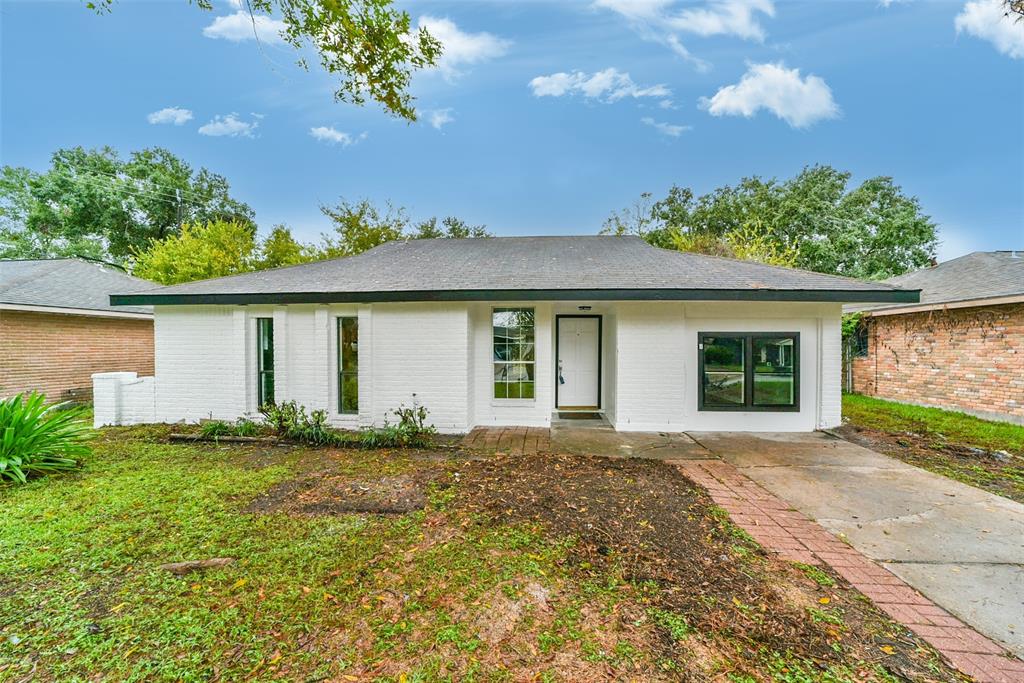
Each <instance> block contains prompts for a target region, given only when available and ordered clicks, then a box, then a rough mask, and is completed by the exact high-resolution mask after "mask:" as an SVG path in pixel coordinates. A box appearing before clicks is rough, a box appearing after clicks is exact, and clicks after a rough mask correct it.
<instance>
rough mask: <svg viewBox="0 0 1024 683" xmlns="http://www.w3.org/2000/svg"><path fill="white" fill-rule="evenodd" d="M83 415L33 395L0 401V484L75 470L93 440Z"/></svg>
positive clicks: (81, 410) (82, 411) (66, 405)
mask: <svg viewBox="0 0 1024 683" xmlns="http://www.w3.org/2000/svg"><path fill="white" fill-rule="evenodd" d="M85 412H86V409H85V408H84V407H82V406H73V405H72V404H71V403H69V402H64V403H55V404H53V405H50V406H48V405H46V397H45V396H44V395H43V394H37V393H35V392H32V393H28V394H17V395H15V396H11V397H10V398H5V399H0V482H3V481H12V482H15V483H19V484H24V483H25V482H26V481H28V479H29V477H32V476H37V475H44V474H53V473H55V472H65V471H68V470H73V469H76V468H78V467H79V465H80V459H81V458H82V457H84V456H86V455H88V454H89V452H90V449H89V445H88V441H89V439H91V438H92V437H93V431H92V429H91V428H90V427H89V424H88V422H86V421H85V420H84V419H83V418H84V414H85Z"/></svg>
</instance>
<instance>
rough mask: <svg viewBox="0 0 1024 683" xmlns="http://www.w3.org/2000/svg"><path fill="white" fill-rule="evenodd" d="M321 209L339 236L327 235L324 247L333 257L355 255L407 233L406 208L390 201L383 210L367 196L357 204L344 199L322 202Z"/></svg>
mask: <svg viewBox="0 0 1024 683" xmlns="http://www.w3.org/2000/svg"><path fill="white" fill-rule="evenodd" d="M320 211H321V212H323V214H324V215H325V216H327V217H328V218H330V219H331V222H333V223H334V231H335V232H336V233H337V234H338V237H337V238H332V237H330V236H328V235H324V236H323V239H324V247H323V250H324V251H325V252H326V253H328V254H330V255H331V257H337V256H354V255H356V254H361V253H363V252H364V251H367V250H368V249H373V248H374V247H376V246H379V245H381V244H384V243H385V242H393V241H395V240H400V239H402V238H403V237H405V231H406V229H407V228H408V227H409V217H408V216H407V215H406V213H405V209H402V208H398V209H396V208H395V207H394V206H392V205H391V204H390V203H388V204H387V208H385V210H384V211H383V212H382V211H380V210H378V209H377V207H375V206H374V205H373V204H371V203H370V201H369V200H368V199H363V200H360V201H359V202H356V203H355V204H353V203H351V202H348V201H344V200H342V202H341V203H340V204H338V205H337V206H334V207H330V206H326V205H321V206H320Z"/></svg>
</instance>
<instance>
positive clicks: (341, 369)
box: [337, 315, 359, 415]
mask: <svg viewBox="0 0 1024 683" xmlns="http://www.w3.org/2000/svg"><path fill="white" fill-rule="evenodd" d="M346 320H351V321H353V322H354V323H355V326H356V352H355V353H356V369H355V370H346V369H345V362H344V358H343V352H344V345H343V344H342V339H343V338H344V326H345V321H346ZM337 335H338V359H337V360H338V414H339V415H358V414H359V317H358V316H355V315H339V316H338V322H337ZM346 376H349V377H355V378H356V409H355V410H346V409H345V377H346Z"/></svg>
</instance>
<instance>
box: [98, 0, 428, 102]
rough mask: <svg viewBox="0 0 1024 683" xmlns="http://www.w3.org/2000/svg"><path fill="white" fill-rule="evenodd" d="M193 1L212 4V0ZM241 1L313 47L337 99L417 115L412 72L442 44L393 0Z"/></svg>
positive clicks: (300, 44) (107, 5) (101, 9)
mask: <svg viewBox="0 0 1024 683" xmlns="http://www.w3.org/2000/svg"><path fill="white" fill-rule="evenodd" d="M113 4H114V3H113V0H95V1H90V2H87V3H86V7H88V8H89V9H91V10H93V11H95V12H96V13H97V14H106V13H108V12H110V11H111V8H112V6H113ZM190 4H191V2H190ZM194 4H195V5H196V6H198V7H199V8H200V9H203V10H212V9H213V3H212V2H211V1H210V0H194ZM244 6H245V8H246V10H248V12H249V14H250V15H251V16H253V17H254V18H255V17H256V16H257V15H258V14H264V13H265V14H268V15H269V14H275V15H278V16H280V18H281V21H282V22H283V23H284V30H283V32H282V35H281V37H282V38H283V39H284V40H285V41H286V42H287V43H288V44H289V45H291V46H292V47H293V48H295V50H296V51H301V50H302V49H303V48H305V47H307V46H308V47H312V48H313V49H314V50H316V52H317V54H318V55H319V57H320V66H321V67H323V69H324V71H326V72H327V73H328V74H331V75H333V76H337V77H338V78H339V79H340V83H339V84H338V85H337V87H336V89H335V92H334V98H335V99H336V100H338V101H343V102H351V103H352V104H359V105H362V104H364V103H365V102H366V99H367V98H370V99H372V100H374V101H376V102H378V103H379V104H380V105H381V106H383V107H384V109H385V110H386V111H387V112H388V113H390V114H392V115H394V116H397V117H399V118H402V119H405V120H407V121H415V120H416V110H415V109H414V108H413V97H412V95H410V94H409V84H410V82H411V80H412V74H413V72H415V71H417V70H419V69H423V68H427V67H431V66H435V65H436V64H437V61H438V59H439V58H440V57H441V44H440V43H439V42H438V41H437V40H436V39H435V38H434V37H433V36H431V35H430V34H429V33H428V32H427V30H426V29H425V28H423V27H420V28H419V29H417V30H413V29H412V25H411V24H412V22H411V20H410V18H409V14H408V12H404V11H399V10H396V9H394V7H393V6H392V3H391V0H246V2H245V3H244ZM297 61H298V64H299V66H301V67H303V68H306V67H307V65H306V62H305V60H304V59H301V58H299V59H298V60H297Z"/></svg>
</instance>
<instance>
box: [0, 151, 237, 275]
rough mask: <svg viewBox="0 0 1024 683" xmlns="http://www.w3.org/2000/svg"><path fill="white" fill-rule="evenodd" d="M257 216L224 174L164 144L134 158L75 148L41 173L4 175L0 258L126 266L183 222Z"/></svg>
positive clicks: (0, 174) (7, 170)
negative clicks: (76, 259)
mask: <svg viewBox="0 0 1024 683" xmlns="http://www.w3.org/2000/svg"><path fill="white" fill-rule="evenodd" d="M253 218H254V214H253V210H252V209H251V208H250V207H249V206H248V205H247V204H245V203H244V202H241V201H238V200H237V199H234V198H233V197H232V196H231V193H230V186H229V185H228V181H227V180H226V179H225V178H224V177H223V176H221V175H218V174H216V173H212V172H210V171H208V170H206V169H205V168H201V169H199V170H198V171H194V170H193V169H192V167H191V166H189V165H188V164H187V163H186V162H185V161H183V160H182V159H180V158H178V157H177V156H175V155H174V154H172V153H171V152H169V151H168V150H166V149H162V148H160V147H153V148H148V149H143V150H140V151H137V152H132V153H131V154H130V155H129V157H128V159H122V158H121V157H120V156H119V155H118V153H117V152H116V151H115V150H114V149H112V148H110V147H103V148H101V149H84V148H82V147H72V148H69V149H59V150H57V151H56V152H54V153H53V155H52V157H51V160H50V168H49V169H47V170H46V171H44V172H42V173H37V172H35V171H31V170H29V169H26V168H18V167H13V166H4V167H3V169H2V170H0V258H53V257H60V256H69V255H75V254H78V255H84V256H91V257H95V258H104V259H108V260H112V261H125V260H126V259H128V258H129V257H130V256H131V255H132V254H133V253H135V252H136V251H139V250H142V249H144V248H146V247H147V246H148V245H149V243H150V241H151V240H161V239H164V238H166V237H168V236H170V235H173V234H176V233H177V232H178V229H179V226H180V225H181V224H182V223H205V222H208V221H215V220H228V221H237V222H240V223H243V224H252V221H253Z"/></svg>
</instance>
